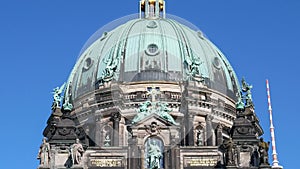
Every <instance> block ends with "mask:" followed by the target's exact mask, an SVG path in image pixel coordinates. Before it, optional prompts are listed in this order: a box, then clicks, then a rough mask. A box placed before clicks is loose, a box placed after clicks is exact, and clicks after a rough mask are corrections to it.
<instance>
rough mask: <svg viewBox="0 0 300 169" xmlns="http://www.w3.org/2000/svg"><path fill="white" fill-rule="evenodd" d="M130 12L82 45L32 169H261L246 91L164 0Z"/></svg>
mask: <svg viewBox="0 0 300 169" xmlns="http://www.w3.org/2000/svg"><path fill="white" fill-rule="evenodd" d="M139 7H140V8H139V9H140V11H139V14H138V15H134V16H128V17H124V18H121V19H119V20H116V21H114V22H112V23H110V24H108V25H106V26H104V27H103V28H101V29H99V30H98V31H97V32H96V33H95V34H94V35H93V36H91V38H90V39H89V40H88V41H87V43H86V44H85V46H84V47H83V49H82V50H81V52H80V56H79V58H78V60H77V62H76V64H75V66H74V68H73V70H72V72H71V74H70V76H69V78H68V81H67V82H66V83H64V84H63V85H62V86H61V87H57V88H55V89H54V90H53V99H54V101H53V105H52V114H51V115H50V117H49V119H48V121H47V126H46V128H45V130H44V132H43V135H44V137H45V138H44V140H43V144H42V145H41V148H40V151H39V156H38V157H39V159H40V166H39V169H46V168H49V169H50V168H76V169H108V168H113V169H157V168H164V169H170V168H173V169H196V168H207V169H208V168H224V169H225V168H264V167H265V168H268V167H269V163H268V159H267V155H266V154H263V153H261V151H263V150H265V149H266V148H265V149H262V146H261V145H262V144H263V143H265V142H263V141H261V140H260V139H259V137H260V136H261V135H262V134H263V130H262V128H261V126H260V124H259V120H258V117H257V116H256V113H255V108H254V104H253V102H252V96H251V88H252V86H251V85H249V84H248V83H247V82H246V81H245V80H244V79H242V82H241V85H240V83H239V81H238V79H237V77H236V74H235V72H234V70H233V68H232V67H231V65H230V63H229V61H228V60H227V59H226V57H225V56H224V54H223V53H222V52H221V51H220V50H219V49H218V48H217V47H216V46H215V45H214V44H213V43H212V42H210V41H209V40H208V39H207V38H206V37H205V35H204V34H203V33H202V32H201V31H200V30H198V29H197V28H196V27H195V26H194V25H192V24H191V23H189V22H187V21H185V20H183V19H181V18H179V17H176V16H172V15H167V14H166V12H165V8H166V3H165V1H164V0H141V1H140V3H139ZM265 147H266V146H265ZM266 153H267V152H266ZM50 157H51V158H50Z"/></svg>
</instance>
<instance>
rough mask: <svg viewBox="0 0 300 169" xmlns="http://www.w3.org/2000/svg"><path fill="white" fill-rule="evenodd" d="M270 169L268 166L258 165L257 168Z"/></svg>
mask: <svg viewBox="0 0 300 169" xmlns="http://www.w3.org/2000/svg"><path fill="white" fill-rule="evenodd" d="M270 168H271V166H269V165H260V166H259V169H270Z"/></svg>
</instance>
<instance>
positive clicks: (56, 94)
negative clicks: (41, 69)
mask: <svg viewBox="0 0 300 169" xmlns="http://www.w3.org/2000/svg"><path fill="white" fill-rule="evenodd" d="M65 86H66V83H64V84H63V85H62V86H61V87H56V88H54V89H53V92H52V94H53V104H52V108H51V109H52V110H53V111H54V110H55V109H56V108H60V103H61V100H62V98H63V97H62V96H61V93H62V92H63V90H64V89H65Z"/></svg>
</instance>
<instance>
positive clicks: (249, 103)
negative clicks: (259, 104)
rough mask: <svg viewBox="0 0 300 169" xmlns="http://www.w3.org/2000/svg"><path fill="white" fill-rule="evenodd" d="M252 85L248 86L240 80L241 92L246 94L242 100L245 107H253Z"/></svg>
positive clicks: (243, 80)
mask: <svg viewBox="0 0 300 169" xmlns="http://www.w3.org/2000/svg"><path fill="white" fill-rule="evenodd" d="M252 88H253V87H252V85H249V84H248V83H247V82H246V81H245V79H244V78H243V79H242V91H243V92H246V96H244V99H245V100H246V107H249V106H253V101H252V93H251V89H252Z"/></svg>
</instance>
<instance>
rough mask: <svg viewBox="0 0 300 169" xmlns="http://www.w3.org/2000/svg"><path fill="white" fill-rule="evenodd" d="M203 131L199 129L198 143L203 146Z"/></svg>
mask: <svg viewBox="0 0 300 169" xmlns="http://www.w3.org/2000/svg"><path fill="white" fill-rule="evenodd" d="M202 132H203V131H202V130H198V132H197V145H198V146H203V133H202Z"/></svg>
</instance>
